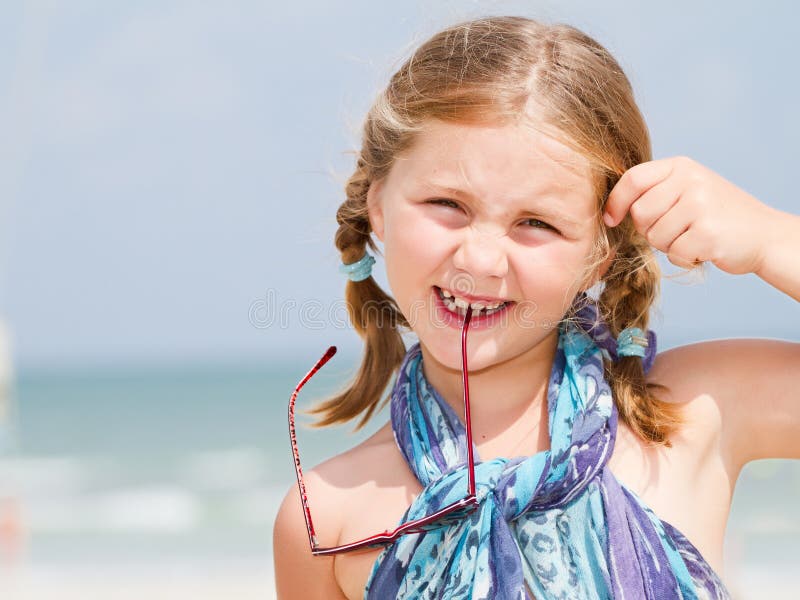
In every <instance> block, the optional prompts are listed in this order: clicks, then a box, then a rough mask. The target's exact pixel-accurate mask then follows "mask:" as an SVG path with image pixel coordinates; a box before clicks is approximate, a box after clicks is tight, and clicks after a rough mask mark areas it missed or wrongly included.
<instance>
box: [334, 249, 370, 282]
mask: <svg viewBox="0 0 800 600" xmlns="http://www.w3.org/2000/svg"><path fill="white" fill-rule="evenodd" d="M374 264H375V258H374V257H373V256H371V255H370V253H369V252H365V253H364V257H363V258H362V259H361V260H359V261H356V262H354V263H350V264H349V265H346V264H341V265H339V272H340V273H344V274H345V275H347V276H348V277H349V278H350V281H363V280H364V279H366V278H367V277H369V276H370V275H372V265H374Z"/></svg>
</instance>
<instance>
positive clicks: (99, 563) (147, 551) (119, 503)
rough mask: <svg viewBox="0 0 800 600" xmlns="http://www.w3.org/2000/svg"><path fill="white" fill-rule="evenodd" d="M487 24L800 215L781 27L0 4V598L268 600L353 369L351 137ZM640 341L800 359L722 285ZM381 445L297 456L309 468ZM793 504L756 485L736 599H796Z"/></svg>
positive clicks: (608, 17)
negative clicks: (560, 35)
mask: <svg viewBox="0 0 800 600" xmlns="http://www.w3.org/2000/svg"><path fill="white" fill-rule="evenodd" d="M486 14H521V15H526V16H531V17H536V18H541V19H544V20H547V21H565V22H568V23H570V24H573V25H575V26H578V27H579V28H581V29H583V30H584V31H586V32H587V33H589V34H590V35H592V36H594V37H595V38H596V39H597V40H598V41H600V42H601V43H602V44H604V45H605V46H606V47H608V48H609V49H610V50H611V52H612V53H613V54H614V55H615V56H616V57H617V58H618V60H619V61H620V63H621V64H622V65H623V68H624V69H625V70H626V72H627V74H628V76H629V78H630V79H631V81H632V83H633V86H634V89H635V90H636V94H637V99H638V101H639V103H640V106H641V108H642V110H643V112H644V114H645V116H646V118H647V121H648V123H649V126H650V129H651V133H652V138H653V145H654V153H655V157H656V158H663V157H667V156H672V155H677V154H685V155H688V156H691V157H692V158H694V159H696V160H698V161H699V162H701V163H703V164H705V165H707V166H709V167H711V168H712V169H714V170H716V171H718V172H719V173H720V174H722V175H723V176H725V177H727V178H728V179H730V180H732V181H733V182H734V183H736V184H737V185H739V186H740V187H742V188H744V189H745V190H747V191H748V192H750V193H752V194H754V195H755V196H757V197H758V198H760V199H762V200H763V201H765V202H766V203H768V204H770V205H772V206H775V207H776V208H779V209H781V210H785V211H788V212H792V213H798V212H800V207H799V206H798V200H797V193H796V174H797V171H796V166H795V164H794V160H795V159H796V156H797V150H796V140H797V139H798V138H800V116H799V113H798V111H797V106H798V104H800V74H799V73H800V72H798V70H797V68H796V59H797V58H798V52H797V47H796V20H797V17H798V14H797V9H796V8H795V6H794V5H793V4H792V3H788V2H762V3H759V4H758V5H757V6H756V5H755V4H754V3H751V2H728V3H725V5H724V8H723V7H722V6H721V5H719V4H708V5H704V4H703V3H698V2H686V1H678V2H671V3H667V4H665V3H660V4H656V3H647V4H643V3H638V2H632V1H631V2H615V1H606V2H602V3H599V2H591V1H584V2H577V1H562V2H537V1H528V2H512V1H501V0H494V1H492V0H474V1H470V2H467V1H462V2H455V1H449V2H438V3H423V2H404V3H391V4H388V3H376V2H368V1H366V0H363V1H362V0H359V1H350V2H344V3H343V2H340V3H329V2H322V1H308V0H296V1H294V2H289V3H272V2H263V1H262V2H255V1H253V2H246V1H229V2H224V3H223V2H216V3H214V2H201V1H192V2H176V1H164V0H159V1H158V2H156V1H143V2H136V3H129V2H108V1H102V2H101V1H98V0H94V1H92V0H73V1H71V2H58V1H51V2H48V1H44V0H43V1H30V2H25V1H20V2H4V3H2V5H0V132H2V134H1V135H0V323H2V326H1V327H0V390H2V396H3V400H2V403H0V596H2V597H3V598H9V599H12V598H14V599H17V598H18V599H23V598H37V599H38V598H59V599H61V598H81V599H90V598H103V599H106V598H115V599H117V598H140V597H142V596H143V595H144V594H147V595H148V597H150V598H154V599H155V598H193V599H202V598H220V597H223V594H224V595H225V596H226V597H232V598H256V597H258V598H270V597H274V587H273V569H272V553H273V548H272V546H271V538H272V520H273V518H274V515H275V512H276V510H277V507H278V504H279V501H280V499H281V498H282V497H283V494H284V493H285V491H286V490H287V489H288V487H289V486H290V485H292V484H293V482H294V473H293V470H292V461H291V457H290V453H289V445H288V436H287V434H286V420H285V419H286V412H285V411H286V404H287V400H288V398H289V395H290V393H291V391H292V389H293V387H294V385H295V384H296V383H297V381H298V380H299V379H300V378H301V377H302V376H303V375H304V374H305V373H306V372H307V370H308V369H309V368H310V367H311V366H312V365H313V363H314V362H315V361H316V360H317V358H319V356H320V355H321V354H322V352H323V351H324V350H325V348H327V346H328V345H329V344H336V345H337V346H338V347H339V354H337V356H336V357H335V358H334V359H333V361H332V362H331V363H329V365H328V366H326V367H325V369H323V371H322V372H321V373H320V374H319V375H318V376H317V377H316V378H315V380H313V381H312V382H311V383H310V384H309V386H307V388H306V390H304V392H303V394H304V396H301V399H300V402H299V404H300V405H301V406H303V407H306V406H309V405H310V404H311V402H312V401H313V400H314V399H318V398H320V397H322V396H323V395H325V394H327V393H330V392H331V391H333V390H334V389H336V388H338V387H339V386H341V385H343V384H344V383H345V382H346V381H347V379H348V378H349V377H350V375H352V373H353V372H354V369H355V367H356V366H357V364H358V362H359V360H360V351H361V347H360V339H359V338H358V336H357V335H356V334H355V332H354V331H353V330H352V328H351V327H350V326H349V324H348V322H347V318H346V312H345V307H344V303H343V298H342V294H343V290H344V279H343V277H342V276H341V275H340V274H339V273H338V272H337V266H338V264H339V256H338V255H337V252H336V250H335V248H334V246H333V234H334V232H335V229H336V223H335V211H336V209H337V207H338V206H339V203H340V202H341V201H342V199H343V198H342V192H341V189H342V184H343V182H344V180H345V179H346V178H347V176H348V175H349V171H350V169H351V167H352V164H353V159H352V154H351V151H352V150H353V149H355V148H356V146H357V140H358V128H359V125H360V122H361V119H362V117H363V115H364V113H365V112H366V110H367V108H368V106H369V104H370V102H371V100H372V98H373V97H374V95H375V93H376V92H377V91H378V89H379V88H380V87H381V86H382V85H383V83H385V81H386V80H387V79H388V77H389V75H390V73H391V72H392V70H393V68H394V67H396V66H398V65H399V63H400V61H401V60H402V59H403V58H405V57H406V56H407V54H408V51H409V50H410V48H411V47H413V46H414V45H416V44H417V43H419V42H420V41H422V40H424V39H425V38H426V37H428V36H429V35H430V34H431V33H433V32H434V31H436V30H437V29H439V28H440V27H442V26H444V25H447V24H450V23H452V22H455V21H458V20H463V19H467V18H470V17H475V16H480V15H486ZM661 260H662V266H663V267H664V270H665V273H667V274H674V273H676V272H677V268H675V267H673V266H672V265H671V264H670V263H668V262H667V261H666V260H664V259H663V256H662V257H661ZM375 276H376V279H377V280H378V281H379V282H380V283H381V284H383V285H384V286H385V285H386V280H385V274H384V272H383V268H382V264H381V260H380V257H379V258H378V264H377V265H376V268H375ZM652 328H653V329H655V330H656V331H657V333H658V336H659V343H660V347H661V349H668V348H670V347H674V346H677V345H682V344H686V343H690V342H694V341H698V340H703V339H711V338H728V337H767V338H776V339H786V340H793V341H797V340H798V339H800V325H798V320H797V303H796V302H795V301H793V300H791V299H790V298H788V297H787V296H785V295H783V294H782V293H780V292H778V291H777V290H775V289H773V288H771V287H769V286H768V285H766V284H765V283H764V282H762V281H761V280H760V279H758V278H757V277H756V276H754V275H746V276H738V277H734V276H728V275H725V274H723V273H721V272H719V271H718V270H716V269H714V268H713V267H711V268H710V269H709V270H708V272H707V274H706V277H705V278H704V279H697V278H695V279H694V280H688V279H686V278H669V279H667V280H665V281H664V283H663V289H662V303H661V305H660V306H659V307H658V309H657V310H656V311H655V312H654V314H653V323H652ZM384 419H385V414H383V415H381V416H380V417H378V418H377V419H375V421H374V423H373V424H372V425H371V426H369V427H368V428H367V430H366V431H365V432H361V433H359V434H357V435H352V434H351V433H350V428H347V427H345V428H340V429H338V430H337V429H334V430H331V431H320V432H317V431H313V432H312V431H309V430H304V431H302V432H301V439H300V442H301V447H302V448H303V450H304V456H303V458H304V462H305V463H306V464H307V465H308V466H311V465H313V464H315V463H316V462H318V461H320V460H321V459H322V458H323V457H326V456H329V455H331V454H333V453H334V452H336V451H337V450H339V449H342V448H344V447H346V446H349V445H351V444H353V443H355V442H356V441H358V440H359V439H361V438H362V437H364V435H366V434H368V433H370V432H371V431H374V430H375V429H376V428H377V426H378V425H380V424H381V423H382V422H383V420H384ZM798 499H800V465H798V463H797V461H781V460H770V461H758V462H756V463H751V464H750V465H748V466H747V467H746V469H745V471H744V473H743V474H742V477H741V479H740V480H739V483H738V486H737V491H736V496H735V500H734V504H733V508H732V513H731V518H730V523H729V528H728V534H727V539H726V556H725V561H726V579H727V581H728V583H729V586H730V587H731V589H732V590H733V591H734V592H735V593H736V597H737V598H747V599H750V598H752V599H757V598H779V597H780V598H784V597H792V595H793V592H790V591H789V590H794V589H796V582H797V575H796V573H797V572H798V568H799V567H800V559H798V556H800V517H798V515H797V511H796V507H797V503H798Z"/></svg>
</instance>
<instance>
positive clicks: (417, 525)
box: [289, 306, 478, 556]
mask: <svg viewBox="0 0 800 600" xmlns="http://www.w3.org/2000/svg"><path fill="white" fill-rule="evenodd" d="M471 317H472V307H470V306H468V307H467V314H466V316H465V317H464V325H463V326H462V329H461V370H462V375H463V382H464V423H465V426H466V430H467V431H466V433H467V435H466V438H467V441H466V443H467V468H468V477H469V478H468V481H467V490H466V495H465V496H464V498H462V499H461V500H458V501H457V502H453V503H452V504H450V505H448V506H445V507H444V508H442V509H440V510H437V511H436V512H435V513H432V514H430V515H427V516H425V517H422V518H419V519H414V520H413V521H408V522H406V523H402V524H401V525H399V526H398V527H397V528H396V529H395V530H394V531H391V532H390V531H384V532H383V533H377V534H375V535H371V536H369V537H367V538H364V539H361V540H358V541H354V542H350V543H347V544H344V545H341V546H332V547H330V548H321V547H320V545H319V542H318V541H317V535H316V533H315V531H314V521H313V519H312V518H311V507H310V506H309V502H308V495H307V494H306V485H305V482H304V481H303V469H302V467H301V466H300V453H299V452H298V450H297V435H296V433H295V426H294V405H295V401H296V400H297V394H298V393H299V392H300V389H301V388H302V387H303V385H305V383H306V382H307V381H308V380H309V379H311V377H313V376H314V374H315V373H316V372H317V371H319V370H320V369H321V368H322V366H323V365H324V364H325V363H326V362H328V361H329V360H330V359H331V357H332V356H333V355H334V354H336V346H331V347H330V348H328V350H327V351H326V352H325V354H324V355H323V356H322V358H320V359H319V360H318V361H317V364H315V365H314V367H313V368H312V369H311V370H310V371H309V372H308V373H307V374H306V376H305V377H303V379H301V380H300V383H298V384H297V387H296V388H295V390H294V393H293V394H292V397H291V398H290V399H289V441H290V442H291V445H292V455H293V456H294V468H295V472H296V473H297V486H298V488H299V489H300V501H301V502H302V504H303V516H304V517H305V521H306V530H307V531H308V543H309V546H310V547H311V554H313V555H315V556H326V555H330V554H337V553H341V552H353V551H356V550H363V549H368V548H379V547H381V546H386V545H388V544H391V543H393V542H394V541H396V540H397V538H399V537H400V536H401V535H406V534H409V533H421V532H424V531H429V530H431V529H435V528H437V527H442V526H444V525H448V524H450V523H453V522H456V521H458V520H460V519H462V518H463V517H464V516H466V515H468V514H469V513H471V512H472V511H474V510H475V509H476V508H477V507H478V499H477V497H476V496H475V458H474V456H473V451H472V420H471V418H470V412H469V382H468V380H467V329H468V328H469V322H470V319H471Z"/></svg>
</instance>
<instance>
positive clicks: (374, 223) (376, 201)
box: [367, 180, 384, 242]
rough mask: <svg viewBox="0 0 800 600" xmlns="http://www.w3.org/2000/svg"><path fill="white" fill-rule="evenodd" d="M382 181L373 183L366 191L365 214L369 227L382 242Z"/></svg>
mask: <svg viewBox="0 0 800 600" xmlns="http://www.w3.org/2000/svg"><path fill="white" fill-rule="evenodd" d="M382 184H383V180H379V181H373V182H372V183H371V184H370V186H369V190H367V213H368V214H369V225H370V227H371V228H372V231H373V232H374V233H375V236H376V237H377V238H378V239H379V240H380V241H381V242H383V225H384V223H383V198H382V196H381V191H382V187H383V186H382Z"/></svg>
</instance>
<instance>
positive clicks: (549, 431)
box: [274, 17, 800, 600]
mask: <svg viewBox="0 0 800 600" xmlns="http://www.w3.org/2000/svg"><path fill="white" fill-rule="evenodd" d="M346 192H347V199H346V200H345V202H344V204H342V206H341V208H340V209H339V211H338V215H337V218H338V222H339V230H338V232H337V234H336V246H337V247H338V248H339V250H340V252H341V256H342V261H343V267H342V270H343V272H344V273H346V274H347V276H348V278H349V281H348V282H347V289H346V297H347V301H348V304H349V310H350V317H351V320H352V322H353V326H354V327H355V328H356V330H357V331H358V332H359V334H360V335H361V336H362V337H363V338H364V340H365V343H366V345H365V354H364V359H363V363H362V365H361V368H360V371H359V372H358V374H357V376H356V378H355V380H354V381H353V383H352V384H351V385H350V386H349V387H348V388H347V389H345V390H344V391H343V392H342V393H341V394H339V395H337V396H336V397H334V398H332V399H330V400H328V401H326V402H324V403H323V404H321V405H320V406H318V407H317V409H316V412H317V413H318V414H320V415H321V416H322V418H321V421H320V424H322V425H328V424H333V423H341V422H346V421H349V420H351V419H354V418H358V417H360V418H361V421H360V422H361V423H362V424H363V423H364V422H365V421H366V420H367V419H369V418H370V416H371V415H372V414H373V412H374V410H375V409H376V407H378V406H379V405H380V403H381V399H382V398H383V396H384V392H385V391H387V389H388V390H389V391H390V394H389V396H388V398H387V400H389V401H390V403H391V420H390V421H389V422H387V423H386V425H385V426H384V427H383V428H382V429H380V430H379V431H378V432H377V433H376V434H375V435H373V436H372V437H370V438H369V439H368V440H366V441H365V442H363V443H362V444H359V445H358V446H356V447H355V448H353V449H352V450H350V451H348V452H345V453H344V454H341V455H339V456H336V457H334V458H332V459H330V460H328V461H327V462H325V463H323V464H321V465H319V466H318V467H317V468H315V469H314V470H312V471H310V472H308V473H306V474H305V478H304V482H305V485H304V486H303V485H302V483H303V480H301V479H300V478H298V479H299V483H301V485H299V486H297V487H293V488H292V489H291V490H290V491H289V493H288V494H287V496H286V499H285V500H284V502H283V504H282V506H281V508H280V511H279V513H278V517H277V520H276V523H275V532H274V536H275V537H274V550H275V567H276V582H277V589H278V595H279V597H280V598H304V599H308V598H363V597H368V598H380V599H387V598H453V599H456V598H457V599H461V598H538V599H549V598H648V599H658V600H665V599H671V598H727V597H729V595H728V591H727V590H726V587H725V585H724V583H723V582H722V580H721V579H720V575H721V567H722V541H723V536H724V531H725V522H726V520H727V516H728V511H729V507H730V504H731V499H732V494H733V490H734V486H735V484H736V479H737V477H738V475H739V472H740V470H741V469H742V467H743V465H745V464H746V463H747V462H749V461H752V460H755V459H760V458H798V457H800V435H797V432H798V431H799V430H800V398H798V394H797V392H796V389H797V386H796V381H795V380H796V373H797V368H798V366H800V344H794V343H788V342H779V341H771V340H718V341H708V342H703V343H697V344H692V345H689V346H685V347H680V348H674V349H671V350H669V351H667V352H662V353H660V354H657V355H656V336H655V333H654V332H652V331H649V330H648V313H649V309H650V307H651V305H652V304H653V302H654V301H655V300H656V298H657V295H658V289H659V278H660V272H659V268H658V264H657V261H656V258H655V255H654V252H653V248H655V249H658V250H660V251H662V252H664V253H665V254H666V255H667V256H668V258H669V260H670V261H671V262H672V263H674V264H675V265H678V266H680V267H686V268H695V267H697V266H698V265H702V264H703V263H706V262H710V263H713V264H714V265H715V266H716V267H717V268H719V269H721V270H723V271H725V272H727V273H732V274H744V273H756V274H757V275H758V276H760V277H761V278H762V279H763V280H764V281H766V282H767V283H769V284H770V285H773V286H775V287H776V288H777V289H779V290H781V291H783V292H784V293H786V294H788V295H790V296H791V297H793V298H795V299H797V300H800V262H798V261H797V260H796V257H797V256H799V255H800V218H798V217H797V216H794V215H790V214H786V213H784V212H781V211H778V210H776V209H773V208H771V207H769V206H767V205H765V204H763V203H761V202H759V201H758V200H757V199H755V198H753V197H752V196H750V195H748V194H747V193H745V192H744V191H742V190H741V189H739V188H737V187H736V186H734V185H733V184H731V183H729V182H728V181H726V180H725V179H723V178H722V177H720V176H719V175H717V174H716V173H714V172H712V171H710V170H708V169H707V168H705V167H703V166H702V165H700V164H698V163H696V162H694V161H693V160H691V159H689V158H685V157H676V158H667V159H661V160H652V157H651V148H650V139H649V136H648V131H647V127H646V125H645V123H644V121H643V119H642V115H641V113H640V112H639V110H638V108H637V106H636V104H635V102H634V97H633V92H632V90H631V86H630V83H629V82H628V80H627V78H626V76H625V74H624V73H623V71H622V69H621V68H620V66H619V64H618V63H617V62H616V61H615V60H614V58H613V57H612V56H611V55H610V54H609V53H608V51H607V50H605V49H604V48H603V47H602V46H600V45H599V44H598V43H597V42H596V41H594V40H593V39H591V38H590V37H587V36H586V35H585V34H583V33H581V32H580V31H578V30H576V29H574V28H572V27H570V26H567V25H562V24H557V25H548V24H542V23H539V22H536V21H532V20H529V19H525V18H510V17H503V18H486V19H480V20H476V21H472V22H468V23H463V24H460V25H457V26H454V27H451V28H449V29H447V30H445V31H442V32H440V33H438V34H437V35H435V36H434V37H433V38H431V39H430V40H428V41H427V42H425V43H424V44H422V46H420V47H419V48H418V49H417V50H416V51H415V52H414V54H413V56H412V57H411V58H410V59H408V61H407V62H406V63H405V64H403V66H402V67H401V68H400V69H399V70H398V71H397V73H395V74H394V76H393V77H392V78H391V81H390V82H389V85H388V86H387V88H386V89H385V90H384V91H383V93H382V94H381V95H380V96H379V98H378V99H377V101H376V102H375V104H374V106H373V107H372V109H371V110H370V112H369V114H368V116H367V119H366V124H365V126H364V132H363V140H362V147H361V151H360V154H359V157H358V162H357V166H356V171H355V173H354V174H353V175H352V177H351V178H350V180H349V181H348V183H347V187H346ZM373 234H374V236H375V238H377V240H379V241H380V242H382V244H383V253H382V254H383V257H384V259H385V267H386V273H387V279H388V281H389V286H390V287H391V293H392V296H391V297H390V296H389V295H387V293H386V292H384V291H383V290H382V289H381V288H380V287H379V286H378V285H377V283H376V282H375V280H374V279H372V278H371V277H370V272H371V267H372V263H373V262H374V258H373V257H372V255H371V254H370V253H369V252H367V251H366V250H367V248H369V249H372V250H373V251H374V252H376V253H377V247H376V243H375V241H374V240H373V238H372V235H373ZM408 331H413V332H414V333H415V334H416V336H417V337H418V339H419V342H418V343H415V344H414V345H412V346H411V348H410V349H406V347H405V345H404V343H403V339H402V338H401V334H402V333H404V332H408ZM462 352H463V356H462ZM329 356H330V354H328V355H326V357H329ZM312 371H313V370H312ZM395 376H396V377H395ZM468 408H469V413H468V415H467V414H465V411H466V409H468ZM470 440H471V441H472V443H471V444H470ZM470 451H471V452H470ZM298 474H299V475H300V472H299V470H298ZM473 492H474V494H473ZM454 504H455V506H456V509H453V505H454ZM312 511H313V522H312V521H311V513H312ZM442 512H443V513H445V514H444V515H443V516H442V515H441V514H440V513H442ZM418 519H423V521H422V522H423V523H424V527H421V526H417V524H418V522H417V520H418ZM411 522H413V523H414V524H413V525H406V526H401V527H400V529H399V530H398V531H397V532H395V533H396V535H386V536H384V537H383V538H380V536H379V539H378V541H383V542H385V543H384V545H383V546H381V547H365V546H367V544H364V543H357V542H358V541H359V540H363V539H365V538H370V537H371V536H374V535H375V534H378V533H380V532H388V533H392V532H393V531H394V530H395V529H396V528H397V527H398V524H404V523H406V524H407V523H411ZM373 541H374V539H373ZM342 546H344V547H342ZM312 550H313V552H312ZM348 550H350V551H348Z"/></svg>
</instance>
